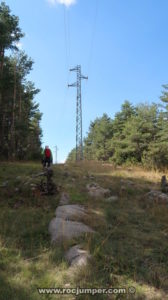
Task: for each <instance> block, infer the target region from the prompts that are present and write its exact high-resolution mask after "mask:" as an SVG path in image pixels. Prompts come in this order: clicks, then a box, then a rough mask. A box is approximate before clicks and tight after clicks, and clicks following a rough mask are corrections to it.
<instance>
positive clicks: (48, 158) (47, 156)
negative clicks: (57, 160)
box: [42, 146, 52, 168]
mask: <svg viewBox="0 0 168 300" xmlns="http://www.w3.org/2000/svg"><path fill="white" fill-rule="evenodd" d="M51 163H52V152H51V150H50V148H49V146H45V150H44V158H43V160H42V164H43V167H48V168H49V167H50V164H51Z"/></svg>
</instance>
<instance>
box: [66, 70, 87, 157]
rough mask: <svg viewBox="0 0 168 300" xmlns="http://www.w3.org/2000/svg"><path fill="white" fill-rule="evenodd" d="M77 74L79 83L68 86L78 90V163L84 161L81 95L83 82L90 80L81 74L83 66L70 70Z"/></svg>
mask: <svg viewBox="0 0 168 300" xmlns="http://www.w3.org/2000/svg"><path fill="white" fill-rule="evenodd" d="M70 71H71V72H72V71H75V72H76V73H77V81H76V82H75V83H73V84H68V87H76V88H77V99H76V161H79V160H82V159H83V138H82V95H81V80H82V79H88V77H86V76H83V75H82V74H81V66H80V65H77V66H76V67H75V68H73V69H70Z"/></svg>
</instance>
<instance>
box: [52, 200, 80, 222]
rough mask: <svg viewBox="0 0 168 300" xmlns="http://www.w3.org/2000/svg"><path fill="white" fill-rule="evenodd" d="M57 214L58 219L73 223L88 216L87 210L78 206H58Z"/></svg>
mask: <svg viewBox="0 0 168 300" xmlns="http://www.w3.org/2000/svg"><path fill="white" fill-rule="evenodd" d="M55 214H56V217H58V218H62V219H64V220H71V221H72V220H74V219H75V218H76V219H79V218H81V217H84V216H86V213H85V209H84V208H83V207H82V206H80V205H77V204H72V205H63V206H58V207H57V209H56V212H55Z"/></svg>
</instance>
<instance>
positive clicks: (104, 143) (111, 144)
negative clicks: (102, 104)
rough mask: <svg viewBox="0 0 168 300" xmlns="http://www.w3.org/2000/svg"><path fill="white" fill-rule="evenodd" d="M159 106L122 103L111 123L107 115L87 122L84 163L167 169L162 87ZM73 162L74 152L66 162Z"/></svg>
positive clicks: (166, 94)
mask: <svg viewBox="0 0 168 300" xmlns="http://www.w3.org/2000/svg"><path fill="white" fill-rule="evenodd" d="M163 88H164V90H163V91H162V96H161V97H160V99H161V101H162V104H155V103H152V104H150V105H149V104H146V103H145V104H139V105H137V106H135V107H134V106H133V105H132V104H131V103H130V102H129V101H125V102H124V104H123V105H122V107H121V111H120V112H118V113H117V114H116V115H115V117H114V119H113V120H112V119H111V118H110V117H108V116H107V114H104V115H103V116H102V117H101V118H96V119H95V121H93V122H91V124H90V127H89V132H88V134H87V137H86V138H85V140H84V157H85V159H87V160H101V161H110V162H113V163H115V164H118V165H121V164H127V165H128V164H142V165H144V166H145V167H150V168H160V169H164V168H167V167H168V85H164V86H163ZM72 160H73V161H74V160H75V149H73V150H72V152H71V153H70V155H69V157H68V161H72Z"/></svg>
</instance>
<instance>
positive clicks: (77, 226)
mask: <svg viewBox="0 0 168 300" xmlns="http://www.w3.org/2000/svg"><path fill="white" fill-rule="evenodd" d="M93 232H94V231H93V230H92V229H91V228H90V227H89V226H87V225H85V224H83V223H80V222H74V221H66V220H65V219H63V218H58V217H56V218H54V219H53V220H51V222H50V224H49V233H50V234H51V241H52V242H57V241H64V240H71V239H73V238H75V237H79V236H80V235H82V234H84V233H93Z"/></svg>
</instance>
